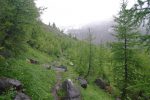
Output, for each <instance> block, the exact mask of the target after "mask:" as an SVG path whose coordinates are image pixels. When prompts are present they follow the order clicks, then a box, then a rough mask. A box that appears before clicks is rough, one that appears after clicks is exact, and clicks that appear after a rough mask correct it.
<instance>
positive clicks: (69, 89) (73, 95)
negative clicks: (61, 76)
mask: <svg viewBox="0 0 150 100" xmlns="http://www.w3.org/2000/svg"><path fill="white" fill-rule="evenodd" d="M62 87H63V89H64V90H65V91H66V96H65V97H64V100H81V97H80V91H79V89H77V88H76V87H75V86H74V84H73V82H72V81H71V79H67V80H66V81H64V82H63V84H62Z"/></svg>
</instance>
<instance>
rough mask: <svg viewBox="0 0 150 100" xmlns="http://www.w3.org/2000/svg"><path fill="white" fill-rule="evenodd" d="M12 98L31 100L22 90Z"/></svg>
mask: <svg viewBox="0 0 150 100" xmlns="http://www.w3.org/2000/svg"><path fill="white" fill-rule="evenodd" d="M14 100H31V99H30V97H29V96H27V95H26V94H24V93H22V92H18V93H17V95H16V96H15V98H14Z"/></svg>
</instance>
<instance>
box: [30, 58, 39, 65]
mask: <svg viewBox="0 0 150 100" xmlns="http://www.w3.org/2000/svg"><path fill="white" fill-rule="evenodd" d="M29 60H30V63H31V64H39V61H37V60H34V59H29Z"/></svg>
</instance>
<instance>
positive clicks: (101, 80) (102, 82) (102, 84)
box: [95, 78, 109, 90]
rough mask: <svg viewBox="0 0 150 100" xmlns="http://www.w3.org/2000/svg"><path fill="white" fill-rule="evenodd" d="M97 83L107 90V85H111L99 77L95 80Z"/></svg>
mask: <svg viewBox="0 0 150 100" xmlns="http://www.w3.org/2000/svg"><path fill="white" fill-rule="evenodd" d="M95 84H96V85H97V86H99V87H100V88H101V89H104V90H106V87H107V86H109V84H108V83H106V82H105V81H104V80H103V79H101V78H99V79H96V80H95Z"/></svg>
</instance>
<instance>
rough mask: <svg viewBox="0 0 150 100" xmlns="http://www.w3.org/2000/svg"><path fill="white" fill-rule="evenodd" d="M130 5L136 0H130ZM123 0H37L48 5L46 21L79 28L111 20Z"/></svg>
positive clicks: (64, 26)
mask: <svg viewBox="0 0 150 100" xmlns="http://www.w3.org/2000/svg"><path fill="white" fill-rule="evenodd" d="M129 1H130V3H129V4H130V5H132V4H133V3H134V1H135V0H129ZM120 3H121V0H36V5H37V6H38V7H47V9H46V10H45V11H44V12H43V14H42V15H41V19H42V21H43V22H44V23H46V24H48V23H49V22H50V23H53V22H55V23H56V25H57V26H58V27H60V28H77V27H81V26H83V25H86V24H88V23H92V22H99V21H105V20H111V19H112V18H113V16H114V15H116V14H117V13H118V11H119V9H120Z"/></svg>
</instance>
